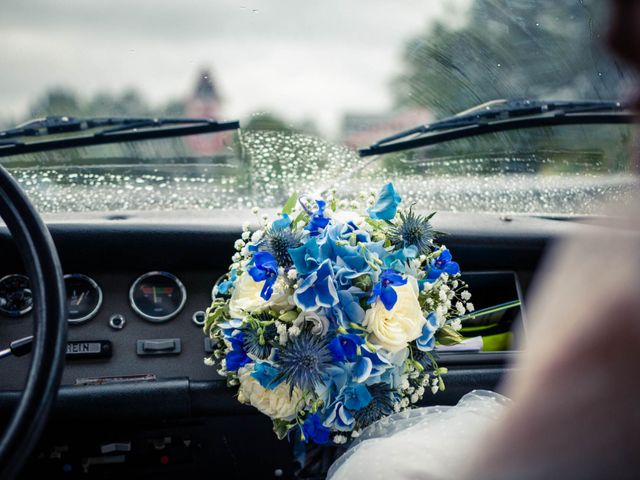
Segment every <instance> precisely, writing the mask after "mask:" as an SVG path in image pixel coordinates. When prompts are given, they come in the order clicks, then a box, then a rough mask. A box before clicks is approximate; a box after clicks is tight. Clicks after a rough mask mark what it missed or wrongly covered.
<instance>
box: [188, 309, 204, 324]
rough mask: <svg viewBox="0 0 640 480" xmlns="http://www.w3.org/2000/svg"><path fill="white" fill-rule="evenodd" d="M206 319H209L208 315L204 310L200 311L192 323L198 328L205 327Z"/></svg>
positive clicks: (192, 319)
mask: <svg viewBox="0 0 640 480" xmlns="http://www.w3.org/2000/svg"><path fill="white" fill-rule="evenodd" d="M206 319H207V315H206V313H204V312H203V311H202V310H198V311H197V312H195V313H194V314H193V316H192V317H191V321H192V322H193V323H194V324H195V325H197V326H198V327H202V326H204V322H205V320H206Z"/></svg>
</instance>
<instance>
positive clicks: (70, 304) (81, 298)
mask: <svg viewBox="0 0 640 480" xmlns="http://www.w3.org/2000/svg"><path fill="white" fill-rule="evenodd" d="M64 286H65V289H66V290H67V310H68V311H69V317H68V318H69V323H84V322H87V321H89V320H91V319H92V318H93V317H95V315H96V314H97V313H98V310H100V307H101V306H102V290H101V289H100V286H99V285H98V284H97V283H96V282H95V280H93V279H92V278H89V277H87V276H86V275H82V274H80V273H73V274H69V275H65V276H64Z"/></svg>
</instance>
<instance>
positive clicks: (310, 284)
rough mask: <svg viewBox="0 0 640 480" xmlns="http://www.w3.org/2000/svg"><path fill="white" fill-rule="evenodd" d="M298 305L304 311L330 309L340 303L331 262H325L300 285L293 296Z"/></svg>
mask: <svg viewBox="0 0 640 480" xmlns="http://www.w3.org/2000/svg"><path fill="white" fill-rule="evenodd" d="M293 299H294V301H295V303H296V305H297V306H298V307H299V308H300V309H301V310H304V311H315V310H318V309H319V308H321V307H325V308H330V307H333V306H334V305H336V304H337V303H338V292H337V290H336V284H335V280H334V279H333V268H332V266H331V261H330V260H325V261H324V262H322V264H321V265H320V266H319V267H318V269H317V270H316V271H315V272H312V273H311V274H310V275H309V276H308V277H307V278H305V279H304V281H303V282H302V283H301V284H300V286H299V287H298V289H297V290H296V292H295V293H294V294H293Z"/></svg>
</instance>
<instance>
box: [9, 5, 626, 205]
mask: <svg viewBox="0 0 640 480" xmlns="http://www.w3.org/2000/svg"><path fill="white" fill-rule="evenodd" d="M36 3H37V6H36V5H34V4H32V3H30V4H28V5H27V4H25V3H24V2H19V1H17V0H8V1H5V2H3V4H2V6H0V58H1V59H2V60H3V65H4V66H5V72H7V73H6V74H5V75H4V76H3V79H2V80H1V81H0V86H1V88H0V128H10V127H13V126H15V125H17V124H19V123H21V122H25V121H27V120H30V119H33V118H37V117H43V116H48V115H67V116H84V117H93V116H100V117H103V116H136V117H140V116H164V117H167V116H168V117H210V118H214V119H217V120H225V119H239V120H240V123H241V126H242V127H241V129H240V130H239V131H238V132H235V133H228V132H226V133H218V134H207V135H197V136H190V137H184V138H176V139H163V140H153V141H143V142H129V143H120V144H114V145H101V146H92V147H82V148H73V149H65V150H57V151H53V152H40V153H34V154H25V155H16V156H12V157H6V158H4V159H2V160H1V163H2V164H3V165H5V166H6V167H8V168H9V169H10V170H11V171H12V173H13V174H14V175H15V176H16V178H17V179H18V181H19V182H20V183H21V184H22V185H23V186H24V187H25V188H26V189H27V192H28V194H29V195H30V197H31V198H32V199H33V200H34V202H35V204H36V206H37V207H38V208H39V209H40V210H41V211H43V212H73V211H120V210H179V209H209V208H250V207H253V206H256V205H260V206H264V207H270V206H278V205H280V204H281V203H282V202H283V201H284V200H286V198H287V197H288V196H289V194H290V193H291V192H293V191H298V192H304V193H308V194H316V193H320V192H322V191H326V190H331V189H337V190H339V191H341V192H343V194H345V195H347V196H349V195H355V194H357V193H358V192H361V191H364V192H367V191H368V190H370V189H376V188H378V187H379V186H380V185H381V184H382V183H383V182H386V181H388V180H389V179H391V180H394V182H395V184H396V187H397V188H398V190H399V191H400V192H401V193H402V194H403V195H404V196H405V198H407V199H408V200H409V201H411V202H412V203H416V204H417V207H418V208H421V209H439V210H448V211H481V212H499V213H505V212H509V213H545V214H562V215H566V214H568V215H580V214H592V213H596V212H597V211H598V210H599V208H600V206H601V204H602V203H604V202H606V201H609V200H612V199H617V198H622V197H624V196H625V195H626V194H627V192H628V191H629V190H630V189H632V188H633V186H634V178H633V176H632V174H631V173H630V163H631V162H630V150H631V147H632V144H633V134H632V132H633V129H632V127H629V126H623V125H616V126H611V125H584V126H583V125H578V126H570V127H567V126H563V127H552V128H544V129H537V130H517V131H514V132H508V133H499V134H492V135H486V136H483V137H477V138H475V137H474V138H466V139H463V140H456V141H453V142H447V143H443V144H439V145H435V146H431V147H426V148H422V149H419V150H415V151H410V152H401V153H394V154H388V155H383V156H378V157H373V158H366V159H363V158H360V157H359V156H358V154H357V150H356V149H357V148H361V147H366V146H368V145H370V144H372V143H375V142H376V141H378V140H380V139H381V138H383V137H386V136H389V135H392V134H394V133H397V132H399V131H402V130H405V129H407V128H411V127H414V126H416V125H419V124H425V123H429V122H433V121H435V120H436V119H441V118H443V117H446V116H450V115H453V114H456V113H458V112H461V111H463V110H466V109H469V108H472V107H474V106H477V105H478V104H481V103H483V102H487V101H491V100H496V99H505V98H506V99H523V98H528V99H553V100H585V99H589V100H624V99H625V98H626V97H627V96H628V95H629V90H630V85H632V84H633V82H634V79H633V78H631V76H630V75H629V73H628V72H627V71H626V70H625V68H624V67H623V66H622V65H620V64H618V63H616V61H615V60H614V59H613V58H612V57H610V55H609V54H608V52H607V51H606V49H605V47H604V45H603V40H602V32H603V27H604V25H605V24H606V14H607V12H606V11H605V9H604V7H605V2H601V1H600V0H559V1H555V2H544V1H542V0H537V1H536V0H430V1H429V2H425V1H417V0H416V1H410V0H400V1H397V2H382V1H378V0H376V1H371V0H353V1H349V2H340V1H338V0H328V1H326V2H320V3H318V2H315V3H310V2H295V1H293V0H275V1H274V0H257V1H252V2H245V3H243V2H198V1H192V2H174V1H169V0H157V1H155V2H137V3H132V2H125V1H120V0H113V1H111V2H107V3H95V2H94V3H87V2H82V1H80V0H75V1H68V2H54V1H52V0H39V1H38V2H36ZM18 45H19V48H17V47H16V46H18Z"/></svg>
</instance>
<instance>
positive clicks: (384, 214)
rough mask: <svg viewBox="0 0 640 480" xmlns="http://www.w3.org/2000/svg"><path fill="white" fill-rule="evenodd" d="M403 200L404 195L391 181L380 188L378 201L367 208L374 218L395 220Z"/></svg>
mask: <svg viewBox="0 0 640 480" xmlns="http://www.w3.org/2000/svg"><path fill="white" fill-rule="evenodd" d="M401 201H402V197H400V195H398V193H397V192H396V190H395V188H393V184H392V183H391V182H389V183H387V184H386V185H384V186H383V187H382V188H381V189H380V192H379V193H378V198H377V199H376V203H375V204H374V205H373V207H371V208H369V209H368V210H367V213H369V216H370V217H371V218H372V219H374V220H393V218H395V216H396V212H397V211H398V205H399V204H400V202H401Z"/></svg>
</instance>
